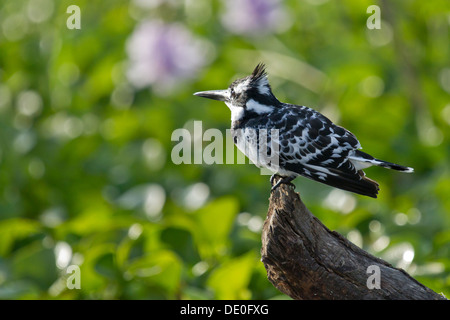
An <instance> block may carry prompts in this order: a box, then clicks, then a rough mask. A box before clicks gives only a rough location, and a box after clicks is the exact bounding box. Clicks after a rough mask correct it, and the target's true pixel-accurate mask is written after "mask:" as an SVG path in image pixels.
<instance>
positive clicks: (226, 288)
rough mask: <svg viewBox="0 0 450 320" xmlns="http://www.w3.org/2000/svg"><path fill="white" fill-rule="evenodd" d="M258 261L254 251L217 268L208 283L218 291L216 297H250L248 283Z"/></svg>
mask: <svg viewBox="0 0 450 320" xmlns="http://www.w3.org/2000/svg"><path fill="white" fill-rule="evenodd" d="M257 262H258V260H257V258H256V254H255V252H254V251H249V252H248V253H246V254H244V255H242V256H240V257H239V258H235V259H232V260H229V261H228V262H225V263H224V264H223V265H221V266H220V267H218V268H217V269H215V270H214V271H213V272H212V274H211V276H210V277H209V279H208V281H207V284H208V286H210V287H211V288H212V289H214V291H215V293H216V299H232V300H233V299H249V298H250V295H251V294H250V292H249V291H248V288H247V287H248V284H249V282H250V278H251V275H252V271H253V269H254V267H255V265H256V263H257Z"/></svg>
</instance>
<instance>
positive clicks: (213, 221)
mask: <svg viewBox="0 0 450 320" xmlns="http://www.w3.org/2000/svg"><path fill="white" fill-rule="evenodd" d="M237 213H238V204H237V201H236V200H235V198H232V197H223V198H220V199H217V200H215V201H213V202H211V203H209V204H208V205H206V206H205V207H203V208H202V209H200V210H198V211H197V212H196V213H195V218H194V219H195V223H196V225H195V230H193V234H194V237H195V240H196V243H197V246H198V249H199V252H200V255H201V256H203V257H205V258H206V257H211V256H215V255H220V254H223V251H224V249H225V248H226V246H227V243H228V241H229V239H228V236H229V234H230V231H231V227H232V225H233V221H234V218H235V217H236V214H237Z"/></svg>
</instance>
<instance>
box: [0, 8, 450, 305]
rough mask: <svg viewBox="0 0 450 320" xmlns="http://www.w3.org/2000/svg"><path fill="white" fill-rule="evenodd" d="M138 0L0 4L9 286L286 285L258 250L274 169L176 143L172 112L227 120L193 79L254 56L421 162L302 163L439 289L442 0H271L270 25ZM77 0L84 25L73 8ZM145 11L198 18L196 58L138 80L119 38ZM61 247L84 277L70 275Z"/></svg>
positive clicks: (442, 282)
mask: <svg viewBox="0 0 450 320" xmlns="http://www.w3.org/2000/svg"><path fill="white" fill-rule="evenodd" d="M227 2H228V3H234V1H231V0H230V1H227ZM140 3H144V1H121V0H110V1H104V2H92V1H76V3H75V2H74V3H72V1H68V0H64V1H54V0H39V1H38V0H22V1H2V2H1V4H0V199H1V200H0V298H1V299H272V298H287V297H285V296H284V295H282V294H280V293H279V292H278V291H277V290H276V289H275V288H274V287H273V286H272V285H271V284H270V283H269V281H268V280H267V278H266V274H265V269H264V266H263V264H262V263H261V262H260V261H259V258H260V254H259V250H260V248H261V241H260V231H261V227H262V222H263V220H264V218H265V214H266V212H267V205H268V197H269V190H270V185H269V181H268V180H269V176H263V175H260V171H259V169H257V168H256V167H254V166H253V165H251V164H248V163H247V164H212V165H207V164H180V165H175V164H174V163H173V161H172V159H171V150H172V148H173V147H174V145H175V144H176V142H174V141H171V136H172V132H173V131H174V130H175V129H178V128H186V129H188V130H190V131H191V132H192V128H193V121H198V120H201V121H203V122H202V126H203V131H205V130H207V129H209V128H218V129H220V131H221V132H223V133H225V129H227V128H228V127H229V123H230V119H229V117H230V114H229V110H228V109H227V108H226V106H225V105H223V103H219V102H213V101H207V100H204V99H199V98H198V97H194V96H193V95H192V93H194V92H196V91H201V90H209V89H223V88H226V86H228V84H229V83H230V82H231V81H232V80H234V79H236V78H237V77H240V76H243V75H247V74H248V73H249V72H251V71H252V70H253V68H254V66H255V65H256V64H257V63H258V62H259V61H263V62H265V63H266V64H267V69H268V73H269V79H270V82H271V85H272V88H273V90H274V92H275V94H276V95H277V97H278V98H279V99H280V100H282V101H286V102H290V103H295V104H302V105H307V106H310V107H313V108H315V109H317V110H319V111H321V112H323V113H324V114H326V115H327V116H328V117H330V118H331V119H332V120H333V121H335V122H336V123H339V124H340V125H343V126H345V127H346V128H348V129H349V130H350V131H352V132H353V133H355V134H356V135H357V137H358V138H359V140H360V141H361V144H362V146H363V147H364V151H367V152H368V153H371V154H373V155H374V156H376V157H379V158H381V159H385V160H388V161H392V162H396V163H400V164H404V165H407V166H411V167H414V168H415V173H414V174H410V175H407V174H401V173H397V172H392V171H388V170H385V169H382V168H370V169H367V170H366V173H367V175H368V176H369V177H371V178H373V179H375V180H377V181H378V182H379V183H380V187H381V191H380V195H379V198H378V199H376V200H375V199H368V198H364V197H361V196H357V195H353V194H349V193H346V192H340V191H336V190H333V189H332V188H329V187H326V186H324V185H321V184H318V183H315V182H312V181H307V179H302V178H298V179H297V180H296V181H295V183H296V185H297V191H299V192H300V193H301V196H302V200H303V201H304V202H305V203H306V205H307V206H308V208H309V209H310V210H311V211H312V212H313V213H314V214H315V215H316V216H317V217H318V218H319V219H320V220H321V221H323V223H324V224H325V225H326V226H328V227H329V228H330V229H333V230H337V231H339V232H341V233H342V234H344V235H346V236H348V238H349V239H350V240H351V241H353V242H354V243H356V244H357V245H359V246H362V247H363V248H364V249H365V250H368V251H369V252H371V253H373V254H374V255H376V256H379V257H381V258H383V259H386V260H387V261H388V262H390V263H392V264H393V265H395V266H398V267H401V268H404V269H405V270H406V271H407V272H409V273H410V274H411V275H412V276H414V277H415V278H416V279H418V280H419V281H421V282H422V283H423V284H425V285H427V286H429V287H430V288H431V289H433V290H434V291H436V292H443V293H444V294H446V295H447V297H448V296H449V295H450V245H449V243H450V231H449V230H450V197H449V194H450V166H449V163H450V128H449V126H450V99H449V94H450V69H449V58H448V57H449V56H450V47H449V45H448V44H449V38H448V34H449V32H450V30H449V20H448V12H449V10H450V6H449V2H448V1H446V0H430V1H426V2H423V1H395V2H391V1H384V2H382V3H380V4H379V5H380V7H381V19H382V23H381V29H380V30H376V29H375V30H369V29H368V28H367V26H366V21H367V18H368V17H369V15H370V14H368V13H367V12H366V10H367V7H368V6H369V5H372V4H377V3H373V2H372V1H356V0H348V1H312V0H308V1H294V0H292V1H291V0H287V1H280V2H279V4H278V5H277V6H280V7H281V8H282V12H284V14H286V15H285V16H284V18H283V19H278V20H274V19H272V20H270V21H269V22H270V23H268V24H267V25H265V26H264V28H263V29H261V32H262V31H264V32H263V33H258V32H257V31H255V30H250V29H246V31H245V30H244V31H239V32H238V31H236V30H232V29H230V26H228V27H227V26H226V24H224V23H223V20H222V17H223V16H224V13H225V12H226V11H227V10H231V9H230V8H229V7H228V6H227V5H226V4H225V1H220V0H215V1H210V0H198V1H197V0H196V1H153V2H149V3H153V5H148V6H143V5H140ZM73 4H76V5H78V6H79V7H80V10H81V29H68V28H67V27H66V21H67V18H68V17H69V16H70V13H67V12H66V11H67V8H68V7H69V6H70V5H73ZM234 14H235V15H236V20H235V23H236V24H239V23H242V21H240V20H239V19H238V17H237V13H234ZM145 21H147V22H148V21H151V22H155V21H156V22H157V23H156V25H158V24H159V26H160V27H161V25H162V26H164V27H166V28H169V26H170V27H173V26H178V27H180V26H181V28H182V30H184V32H185V33H183V32H180V33H181V34H182V35H181V36H180V35H179V34H177V32H178V31H179V30H180V29H176V28H173V29H171V30H172V31H173V32H174V34H172V37H177V36H179V37H180V39H181V40H182V39H183V37H184V36H186V33H189V34H190V38H189V41H188V43H189V44H190V46H191V47H192V50H194V49H195V48H197V47H199V48H201V50H199V51H198V52H197V54H198V55H201V57H202V59H201V61H200V62H198V61H195V57H194V58H193V57H192V55H190V54H188V52H187V50H188V49H187V47H184V48H183V50H184V51H183V52H182V54H181V55H180V57H181V58H178V59H181V61H182V64H183V66H184V67H189V68H190V67H192V66H196V67H195V68H192V70H190V76H186V75H184V74H183V75H181V74H179V75H177V78H175V80H174V81H175V85H173V86H171V82H170V81H171V79H169V80H168V78H166V76H168V75H167V74H164V73H162V72H161V71H158V72H160V74H158V75H159V76H158V77H156V79H150V80H149V79H147V81H149V83H144V84H143V85H142V86H138V85H136V83H134V82H133V81H131V79H130V75H129V73H130V71H129V70H130V68H131V62H130V60H132V55H133V50H136V48H134V49H133V47H132V44H131V39H132V38H133V35H136V33H137V30H138V29H139V26H140V25H141V23H143V22H145ZM281 22H283V23H281ZM241 27H242V26H241ZM148 28H149V29H148V30H149V31H148V32H150V31H151V30H154V29H152V28H155V24H153V25H152V26H150V27H148ZM174 30H175V31H174ZM176 30H178V31H176ZM147 35H149V33H147ZM197 42H198V43H197ZM130 47H131V48H130ZM143 47H145V46H143ZM161 48H162V47H159V49H160V50H163V49H161ZM159 49H158V50H159ZM158 50H156V51H154V52H153V54H155V52H156V53H158V52H159V51H158ZM174 54H175V53H174ZM156 57H157V56H156ZM153 58H154V57H153ZM164 58H167V59H169V58H170V56H169V55H168V52H165V55H164ZM154 59H156V58H154ZM154 59H153V60H152V61H155V60H154ZM138 71H139V68H138ZM153 71H154V72H157V71H155V70H153ZM135 72H136V71H135ZM151 72H152V71H151V70H150V71H149V73H151ZM145 76H148V73H147V74H146V73H144V74H143V77H144V79H145ZM172 80H173V79H172ZM141 81H143V80H142V79H141ZM224 137H225V136H224ZM208 143H209V142H208V141H205V142H203V147H205V146H206V145H207V144H208ZM192 160H193V158H192ZM247 162H248V161H247ZM70 265H78V266H79V267H80V273H81V274H80V280H81V289H70V288H69V287H68V286H67V281H68V280H69V277H70V276H71V274H70V272H69V273H68V272H67V268H68V266H70Z"/></svg>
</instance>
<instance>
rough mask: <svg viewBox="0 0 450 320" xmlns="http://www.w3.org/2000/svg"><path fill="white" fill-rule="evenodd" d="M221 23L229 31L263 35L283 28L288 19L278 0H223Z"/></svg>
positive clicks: (286, 24)
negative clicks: (223, 7) (223, 11)
mask: <svg viewBox="0 0 450 320" xmlns="http://www.w3.org/2000/svg"><path fill="white" fill-rule="evenodd" d="M223 2H224V3H225V7H226V10H225V13H224V14H223V15H222V24H223V25H224V26H225V27H226V28H227V29H228V30H230V31H231V32H233V33H236V34H246V35H264V34H267V33H272V32H277V31H280V30H281V29H285V28H286V27H287V26H288V24H289V19H288V15H287V13H286V11H285V10H284V7H282V6H281V4H280V0H225V1H223Z"/></svg>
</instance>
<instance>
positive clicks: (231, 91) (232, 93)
mask: <svg viewBox="0 0 450 320" xmlns="http://www.w3.org/2000/svg"><path fill="white" fill-rule="evenodd" d="M230 95H231V97H232V98H234V96H235V95H236V94H235V92H234V89H233V88H231V89H230Z"/></svg>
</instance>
